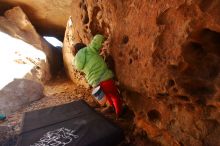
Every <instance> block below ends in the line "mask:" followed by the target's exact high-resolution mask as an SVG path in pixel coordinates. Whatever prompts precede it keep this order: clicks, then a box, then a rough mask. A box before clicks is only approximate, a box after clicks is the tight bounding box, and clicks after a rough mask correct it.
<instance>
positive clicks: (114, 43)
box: [64, 0, 220, 146]
mask: <svg viewBox="0 0 220 146" xmlns="http://www.w3.org/2000/svg"><path fill="white" fill-rule="evenodd" d="M219 8H220V1H218V0H212V1H205V0H178V1H175V0H164V1H157V0H146V1H143V0H136V1H133V0H121V1H116V0H112V1H101V0H80V1H79V0H73V3H72V13H71V14H72V15H71V16H72V18H71V19H72V22H73V23H72V28H71V29H69V30H67V31H66V36H67V35H68V36H69V34H71V38H72V39H71V38H69V39H70V40H66V41H72V43H75V42H79V41H82V42H84V43H86V44H88V43H89V41H90V40H91V38H92V36H93V35H95V34H97V33H101V34H104V35H105V36H106V38H109V40H110V48H109V50H108V55H109V56H108V57H109V58H111V59H112V60H114V64H113V66H112V69H113V70H114V71H115V74H116V77H117V79H118V80H119V82H120V86H121V91H122V95H123V98H124V99H125V101H126V104H128V106H129V107H130V108H131V109H132V110H133V111H134V113H135V119H134V122H135V123H136V126H137V127H139V128H141V129H143V130H144V131H146V133H147V135H148V137H149V138H150V139H152V140H154V141H157V142H158V143H160V144H162V145H167V146H171V145H180V146H183V145H185V146H192V145H193V146H202V145H211V146H217V145H219V143H220V124H219V122H220V73H219V71H220V9H219ZM64 48H65V47H64ZM70 48H71V47H70ZM70 48H69V50H68V49H67V52H64V55H65V54H68V53H70V52H68V51H70ZM69 55H70V54H69ZM70 58H72V56H71V55H70ZM70 58H68V57H65V56H64V61H65V60H70ZM66 68H67V70H70V68H72V65H71V64H70V63H66ZM70 76H74V73H73V74H70ZM75 81H76V80H75Z"/></svg>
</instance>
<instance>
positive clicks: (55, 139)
mask: <svg viewBox="0 0 220 146" xmlns="http://www.w3.org/2000/svg"><path fill="white" fill-rule="evenodd" d="M74 133H76V130H71V129H67V128H64V127H62V128H59V129H56V130H54V131H49V132H47V133H46V134H44V136H43V137H42V138H41V139H40V140H39V141H38V142H36V143H35V144H33V145H30V146H65V145H67V144H69V143H71V142H72V141H73V139H77V138H79V136H78V135H76V134H74Z"/></svg>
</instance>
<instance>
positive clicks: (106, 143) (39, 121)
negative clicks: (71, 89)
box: [18, 100, 123, 146]
mask: <svg viewBox="0 0 220 146" xmlns="http://www.w3.org/2000/svg"><path fill="white" fill-rule="evenodd" d="M122 139H123V131H122V130H121V129H120V128H119V127H117V126H116V125H114V124H113V123H111V122H110V121H108V120H107V119H105V118H104V117H103V116H102V115H100V114H98V113H97V112H95V111H94V110H93V109H92V108H91V107H90V106H89V105H88V104H87V103H86V102H85V101H83V100H79V101H75V102H72V103H68V104H64V105H60V106H55V107H50V108H46V109H42V110H37V111H32V112H27V113H25V115H24V119H23V128H22V132H21V134H20V136H19V138H18V146H114V145H116V144H118V143H119V142H120V141H121V140H122Z"/></svg>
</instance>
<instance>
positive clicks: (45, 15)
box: [0, 0, 71, 36]
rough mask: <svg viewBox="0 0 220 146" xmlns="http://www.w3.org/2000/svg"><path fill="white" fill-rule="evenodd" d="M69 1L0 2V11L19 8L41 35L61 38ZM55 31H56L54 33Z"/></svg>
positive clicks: (21, 0)
mask: <svg viewBox="0 0 220 146" xmlns="http://www.w3.org/2000/svg"><path fill="white" fill-rule="evenodd" d="M70 4H71V0H62V1H60V0H50V1H48V0H37V1H36V0H1V1H0V13H2V12H1V10H7V9H9V8H12V7H14V6H20V7H21V8H22V9H23V10H24V12H25V13H26V14H27V16H28V18H29V19H30V20H31V22H32V24H33V25H34V26H35V27H36V29H37V30H38V32H40V33H41V34H47V35H55V36H63V34H64V31H65V27H66V22H67V20H68V17H69V16H70ZM54 30H56V31H54Z"/></svg>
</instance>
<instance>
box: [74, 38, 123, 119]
mask: <svg viewBox="0 0 220 146" xmlns="http://www.w3.org/2000/svg"><path fill="white" fill-rule="evenodd" d="M103 42H104V36H102V35H100V34H97V35H96V36H95V37H94V38H93V40H92V42H91V43H90V44H89V45H88V46H86V45H85V44H83V43H77V44H75V45H74V48H73V54H74V55H75V58H74V60H73V65H74V66H75V68H76V69H77V70H79V71H82V72H84V73H85V75H86V76H85V78H86V80H87V81H88V83H89V84H90V85H91V86H92V87H97V86H100V87H101V89H102V90H103V92H104V94H105V95H106V98H107V101H108V103H109V104H110V105H111V106H113V107H114V109H115V112H116V116H117V117H118V116H120V114H121V112H122V100H121V99H120V95H119V92H118V90H117V87H116V85H115V82H114V80H113V73H112V71H111V70H109V69H108V67H107V64H106V63H105V61H104V59H103V58H102V57H101V56H100V49H101V48H102V43H103Z"/></svg>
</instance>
